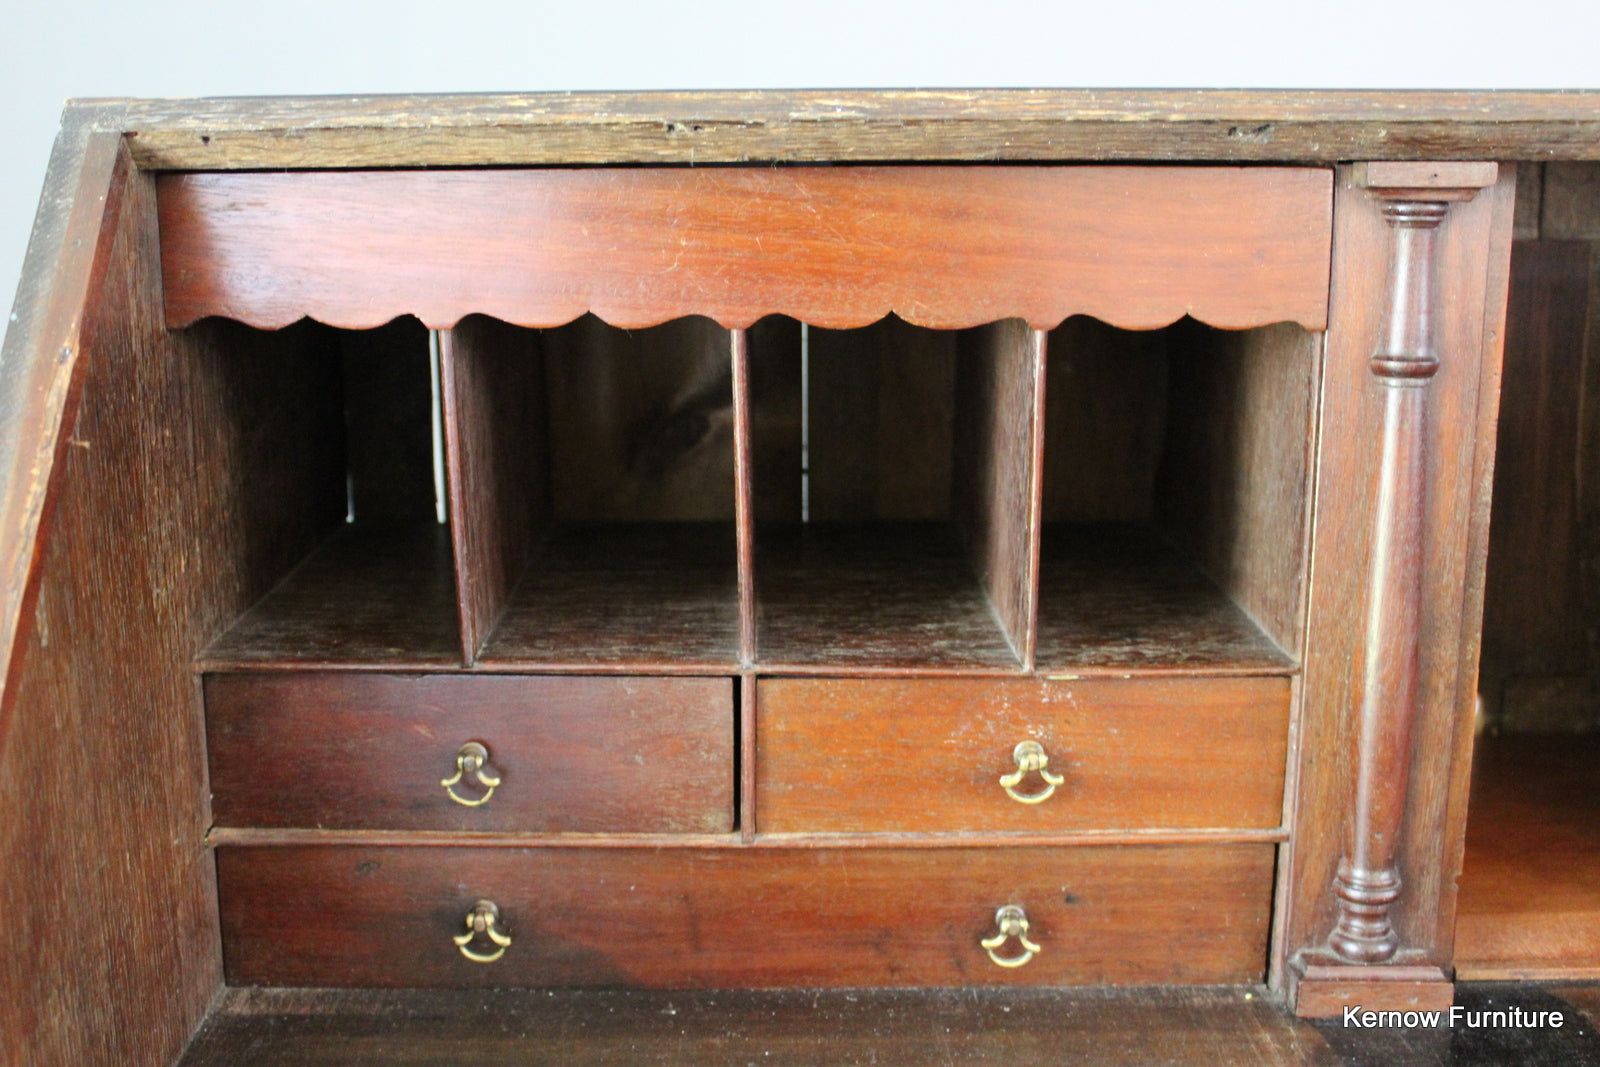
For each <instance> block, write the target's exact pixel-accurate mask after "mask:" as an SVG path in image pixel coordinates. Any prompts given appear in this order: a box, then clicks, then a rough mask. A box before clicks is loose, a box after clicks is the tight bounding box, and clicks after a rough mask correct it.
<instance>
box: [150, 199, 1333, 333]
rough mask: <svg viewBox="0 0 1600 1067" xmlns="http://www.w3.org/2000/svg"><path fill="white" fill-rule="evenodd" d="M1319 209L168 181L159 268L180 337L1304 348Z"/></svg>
mask: <svg viewBox="0 0 1600 1067" xmlns="http://www.w3.org/2000/svg"><path fill="white" fill-rule="evenodd" d="M1329 188H1330V186H1329V175H1328V172H1327V171H1324V170H1310V169H1306V170H1288V169H1276V168H1257V169H1235V168H1191V169H1169V168H1138V167H1094V168H1085V167H1062V168H1039V167H1018V168H1007V167H997V168H983V167H966V168H952V167H916V168H909V167H907V168H893V169H884V168H872V167H843V168H820V169H809V168H791V169H776V170H775V169H771V168H742V169H722V168H719V169H712V170H699V169H671V170H660V169H641V170H583V169H578V170H543V171H520V172H518V171H495V170H485V171H434V172H426V171H410V172H406V171H395V172H380V173H365V174H362V173H338V172H333V173H321V174H314V173H300V174H292V173H291V174H283V173H280V174H184V175H172V176H169V177H166V178H163V179H162V182H161V205H162V207H161V210H162V255H163V263H164V264H165V280H166V292H167V307H168V318H169V321H170V322H171V323H172V324H174V325H184V324H187V323H190V322H193V321H194V320H195V319H197V318H200V317H202V316H204V315H226V316H228V317H230V318H236V319H241V320H243V321H246V322H249V323H251V324H253V325H258V326H280V325H283V324H285V323H288V322H292V321H294V320H295V319H298V318H300V317H301V316H303V315H310V316H311V317H313V318H316V319H318V320H320V321H323V322H328V323H332V324H335V325H341V326H372V325H377V324H378V323H379V322H385V321H388V319H390V318H392V317H394V315H396V314H400V313H404V312H410V313H414V314H417V315H418V316H419V317H420V318H421V319H422V320H423V321H424V322H426V323H427V324H428V325H430V326H433V327H437V328H442V327H446V326H451V325H454V324H455V322H456V321H457V320H459V319H460V318H461V317H462V316H464V315H467V314H470V313H472V312H481V313H484V314H488V315H493V316H495V317H496V318H500V319H505V320H507V321H509V322H516V323H519V324H521V325H528V326H555V325H559V324H561V323H565V322H570V321H571V320H573V319H575V318H577V317H578V316H579V315H582V314H583V313H584V312H593V313H594V314H596V315H598V316H599V317H600V318H602V319H604V320H605V321H606V322H609V323H611V324H612V325H615V326H624V327H635V326H649V325H654V324H655V323H659V322H664V321H666V320H667V319H672V318H677V317H680V316H683V315H690V314H703V315H709V316H710V317H711V318H714V319H716V320H717V321H718V322H720V323H721V324H723V325H724V326H728V327H747V326H749V325H750V324H752V323H754V322H755V321H756V320H757V319H759V318H761V317H762V316H763V315H769V314H773V313H781V314H786V315H791V316H793V317H795V318H798V319H801V320H802V321H805V322H809V323H811V324H813V325H818V326H831V327H849V326H864V325H866V324H868V323H871V322H876V321H877V320H878V319H881V318H882V317H883V316H885V315H887V314H889V313H890V312H894V313H896V314H898V315H899V316H900V317H901V318H903V319H905V320H907V321H908V322H914V323H916V324H918V325H922V326H935V327H941V328H944V327H962V326H976V325H980V324H982V323H986V322H993V321H995V320H998V319H1004V318H1013V317H1019V318H1024V319H1026V320H1027V321H1028V322H1029V323H1030V324H1031V325H1032V326H1034V327H1035V328H1037V329H1048V328H1049V327H1052V326H1054V325H1056V324H1057V323H1059V322H1060V321H1061V320H1062V319H1064V318H1066V317H1067V316H1068V315H1073V314H1088V315H1093V316H1095V317H1097V318H1099V319H1102V320H1104V321H1107V322H1112V323H1115V324H1117V325H1119V326H1128V327H1135V328H1141V327H1142V328H1147V327H1153V326H1162V325H1165V324H1167V323H1169V322H1172V321H1174V320H1175V319H1177V318H1179V317H1180V316H1182V315H1184V314H1185V313H1187V314H1190V315H1193V316H1194V317H1196V318H1199V319H1202V320H1204V321H1206V322H1209V323H1212V324H1213V325H1217V326H1223V327H1241V326H1258V325H1261V324H1263V323H1267V322H1275V321H1278V320H1282V319H1292V320H1294V321H1297V322H1300V323H1301V324H1302V325H1304V326H1306V327H1307V328H1310V329H1320V328H1321V327H1322V325H1323V324H1324V323H1325V322H1326V313H1327V280H1328V274H1327V264H1328V240H1329V217H1330V216H1329V212H1330V210H1331V201H1330V198H1329ZM374 204H382V205H384V207H383V210H382V211H381V212H377V213H375V212H374V211H373V208H372V205H374ZM395 217H403V218H404V219H406V225H405V226H402V227H396V226H394V225H393V224H392V222H391V221H390V220H392V219H393V218H395ZM1002 250H1003V251H1002ZM334 278H337V279H338V282H339V284H337V285H330V284H328V282H329V280H330V279H334Z"/></svg>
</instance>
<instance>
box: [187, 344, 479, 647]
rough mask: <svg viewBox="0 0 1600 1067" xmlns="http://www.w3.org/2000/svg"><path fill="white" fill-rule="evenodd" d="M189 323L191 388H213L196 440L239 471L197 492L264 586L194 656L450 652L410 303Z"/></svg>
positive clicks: (422, 354) (444, 543)
mask: <svg viewBox="0 0 1600 1067" xmlns="http://www.w3.org/2000/svg"><path fill="white" fill-rule="evenodd" d="M184 334H185V335H186V336H187V338H188V341H189V343H190V344H192V345H193V346H194V348H195V351H196V352H197V358H196V361H195V364H194V365H195V373H196V375H198V376H200V380H199V381H198V382H197V388H199V389H202V390H205V391H207V392H210V393H212V394H213V395H215V396H216V397H218V398H220V401H221V403H220V404H219V408H218V409H219V410H220V412H221V414H222V418H220V419H219V420H217V421H216V422H215V423H214V424H213V425H212V426H211V427H210V432H209V434H208V435H207V436H206V437H205V438H204V439H203V442H202V444H201V446H200V447H201V448H203V449H216V450H219V452H220V453H226V454H229V455H231V456H232V457H233V458H232V459H231V460H230V463H231V465H232V466H233V468H234V469H237V470H240V471H242V472H246V474H245V476H244V477H242V478H241V479H240V480H239V482H238V484H236V485H235V486H234V487H233V492H232V494H231V495H230V496H229V497H228V498H227V499H220V500H213V501H208V502H207V506H208V508H209V509H210V510H211V511H212V512H213V515H214V517H213V520H212V521H213V525H214V526H215V528H216V530H215V532H216V537H215V538H213V539H212V540H210V541H208V544H211V545H220V546H224V548H223V550H224V551H226V552H227V554H228V555H229V557H230V558H231V559H233V560H234V561H235V562H234V564H233V566H234V569H235V572H236V580H237V581H238V582H240V583H241V585H243V586H244V587H246V588H248V589H251V590H252V591H255V595H257V596H259V597H260V599H259V600H258V601H257V602H256V603H255V605H254V606H253V607H252V608H251V609H250V610H249V611H248V612H246V613H245V614H244V615H243V616H242V617H241V618H239V619H237V620H233V622H232V625H231V626H229V627H228V629H227V630H226V632H224V633H223V634H222V636H221V637H219V638H218V639H217V640H216V641H215V642H213V643H212V644H211V646H210V647H209V648H208V649H207V650H206V651H205V652H204V653H202V655H201V657H200V658H201V661H202V663H203V665H205V666H206V667H207V668H210V669H227V668H230V667H256V668H261V667H273V666H279V665H294V666H339V665H346V666H348V665H367V666H383V667H423V668H427V667H439V666H450V665H452V664H458V663H459V662H460V642H459V637H458V634H457V629H456V610H455V600H456V597H455V582H454V578H453V575H452V569H451V562H450V542H449V534H448V531H447V528H446V526H445V525H443V524H442V523H441V522H440V521H439V520H440V513H439V500H438V497H437V494H436V484H435V475H434V448H433V440H432V438H433V431H432V421H433V403H432V392H433V389H432V381H431V377H432V375H431V362H432V356H431V353H430V347H429V336H428V331H427V329H426V328H425V327H423V325H422V324H421V323H420V322H418V321H417V320H416V319H414V318H410V317H405V318H400V319H396V320H394V321H393V322H391V323H389V324H388V325H385V326H380V327H377V328H375V329H371V330H336V329H332V328H330V327H326V326H323V325H321V324H318V323H315V322H310V321H302V322H299V323H297V324H295V325H292V326H289V327H285V328H283V329H280V330H270V331H269V330H258V329H253V328H251V327H247V326H243V325H240V324H238V323H235V322H231V321H228V320H222V319H208V320H205V321H203V322H201V323H199V324H197V325H195V326H193V327H189V328H188V329H187V330H185V331H184ZM197 461H198V462H204V461H205V460H204V459H203V458H199V457H197Z"/></svg>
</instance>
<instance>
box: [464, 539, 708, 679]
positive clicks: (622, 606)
mask: <svg viewBox="0 0 1600 1067" xmlns="http://www.w3.org/2000/svg"><path fill="white" fill-rule="evenodd" d="M478 661H479V662H480V663H482V664H484V665H485V666H492V667H502V666H503V667H551V666H566V665H577V666H582V667H584V668H586V669H588V668H598V667H602V666H616V667H627V668H638V669H650V670H660V669H674V668H676V669H686V668H705V669H708V670H723V671H731V670H737V669H738V666H739V583H738V568H737V562H736V557H735V544H734V527H733V524H732V523H695V522H685V523H617V524H598V523H596V524H561V525H558V526H556V527H555V529H554V530H553V531H552V532H551V533H550V535H549V536H548V537H547V538H546V539H545V541H544V542H543V544H542V545H540V546H539V547H538V548H537V549H536V550H535V551H534V554H533V558H532V559H531V560H530V561H529V563H528V567H527V570H526V571H525V572H524V573H523V576H522V579H521V581H520V582H519V583H518V585H517V587H516V589H515V590H514V591H513V592H512V594H511V597H510V600H509V602H508V603H507V605H506V610H505V613H504V614H503V615H502V616H501V617H500V622H499V625H498V627H496V629H495V630H494V631H493V633H491V634H490V637H489V640H488V641H487V643H486V644H485V645H484V648H483V650H482V651H481V653H480V654H479V656H478Z"/></svg>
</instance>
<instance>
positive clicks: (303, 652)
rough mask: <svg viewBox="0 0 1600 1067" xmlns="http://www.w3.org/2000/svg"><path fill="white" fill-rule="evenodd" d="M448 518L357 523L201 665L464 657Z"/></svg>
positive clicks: (454, 660) (380, 664)
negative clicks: (387, 524)
mask: <svg viewBox="0 0 1600 1067" xmlns="http://www.w3.org/2000/svg"><path fill="white" fill-rule="evenodd" d="M456 618H457V615H456V601H455V578H454V575H453V573H452V570H451V563H450V535H449V532H448V530H447V529H446V528H445V527H444V526H440V525H437V524H432V523H429V524H426V525H420V526H404V527H380V528H377V529H370V530H369V529H365V528H363V527H361V526H349V527H347V528H345V529H342V530H339V531H338V532H337V533H335V534H334V535H333V537H331V538H330V539H329V540H328V541H327V542H325V543H324V544H323V545H322V546H321V547H320V548H318V549H317V550H316V551H315V552H313V553H312V554H311V555H310V556H309V557H308V558H307V559H306V560H305V561H304V562H303V563H301V564H300V566H298V567H296V568H295V569H294V570H293V571H292V572H290V574H289V575H288V577H286V578H285V579H284V580H283V581H282V582H280V583H279V584H278V586H277V588H276V589H274V590H273V591H272V592H271V593H269V594H267V596H266V597H265V598H263V599H262V600H261V601H260V602H259V603H258V604H256V605H255V606H254V607H252V608H251V609H250V610H249V611H248V612H246V613H245V615H244V616H243V617H242V618H240V619H239V621H238V622H236V623H235V624H234V625H233V626H232V627H231V628H230V629H229V630H228V631H227V632H226V633H224V634H223V635H222V636H221V637H220V638H218V639H217V640H216V641H215V642H213V643H212V645H211V647H210V648H208V649H207V650H206V651H205V652H204V653H203V654H202V655H201V656H200V658H199V666H200V668H201V669H203V670H227V669H230V668H234V669H271V668H274V667H284V666H294V667H306V666H313V665H318V666H347V667H373V668H382V669H387V670H393V669H399V668H406V667H415V668H424V669H426V668H439V667H449V666H452V665H459V664H460V662H461V641H460V638H459V636H458V631H457V624H456Z"/></svg>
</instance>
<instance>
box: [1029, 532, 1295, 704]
mask: <svg viewBox="0 0 1600 1067" xmlns="http://www.w3.org/2000/svg"><path fill="white" fill-rule="evenodd" d="M1037 663H1038V669H1039V670H1040V671H1042V672H1049V671H1080V670H1081V671H1107V672H1118V673H1121V672H1128V671H1173V672H1177V671H1182V672H1185V673H1205V672H1238V673H1262V674H1289V673H1292V672H1293V671H1294V669H1295V663H1294V660H1292V659H1291V658H1290V657H1289V656H1288V655H1287V654H1286V653H1285V652H1284V651H1283V650H1282V649H1281V648H1279V647H1278V646H1277V644H1276V643H1274V642H1273V640H1272V639H1271V638H1270V637H1268V636H1267V635H1266V634H1265V633H1263V632H1262V631H1261V629H1260V628H1259V627H1258V626H1256V624H1255V623H1254V622H1252V621H1251V619H1250V617H1249V616H1248V615H1247V614H1245V612H1244V611H1242V610H1241V609H1240V608H1239V607H1238V606H1237V605H1236V604H1234V602H1233V601H1232V600H1230V599H1228V596H1227V594H1225V593H1223V591H1222V590H1221V589H1219V588H1218V587H1217V586H1216V584H1215V583H1213V582H1212V581H1211V580H1210V579H1209V578H1207V577H1206V576H1205V575H1204V574H1202V573H1201V572H1200V571H1199V570H1198V569H1196V568H1195V567H1194V566H1193V565H1192V564H1190V563H1188V562H1186V561H1184V560H1183V558H1182V557H1180V556H1179V555H1178V554H1177V553H1176V552H1174V551H1173V550H1172V549H1170V548H1168V547H1167V546H1166V545H1165V544H1164V543H1163V541H1162V540H1161V538H1160V537H1159V536H1158V535H1156V534H1155V533H1154V532H1152V531H1150V530H1148V529H1146V528H1143V527H1139V526H1128V525H1116V524H1107V525H1089V526H1049V527H1047V528H1046V529H1045V531H1044V537H1043V545H1042V550H1041V556H1040V588H1039V638H1038V646H1037Z"/></svg>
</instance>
